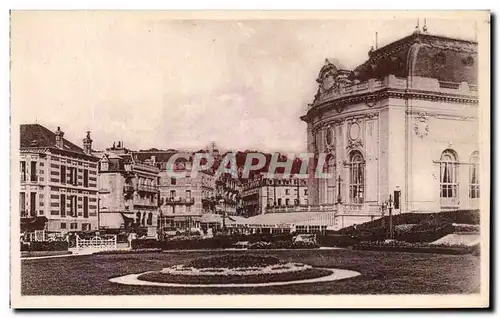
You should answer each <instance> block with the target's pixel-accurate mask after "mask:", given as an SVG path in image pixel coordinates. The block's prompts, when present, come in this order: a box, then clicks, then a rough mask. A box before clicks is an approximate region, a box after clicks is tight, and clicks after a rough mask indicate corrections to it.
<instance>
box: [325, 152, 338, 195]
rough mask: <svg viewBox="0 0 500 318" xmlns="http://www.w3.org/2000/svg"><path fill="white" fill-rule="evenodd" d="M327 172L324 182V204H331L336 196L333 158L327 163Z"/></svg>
mask: <svg viewBox="0 0 500 318" xmlns="http://www.w3.org/2000/svg"><path fill="white" fill-rule="evenodd" d="M327 172H328V179H327V180H326V203H327V204H333V203H334V200H335V196H336V193H335V186H336V179H335V176H336V171H335V157H333V156H331V157H330V158H329V160H328V161H327Z"/></svg>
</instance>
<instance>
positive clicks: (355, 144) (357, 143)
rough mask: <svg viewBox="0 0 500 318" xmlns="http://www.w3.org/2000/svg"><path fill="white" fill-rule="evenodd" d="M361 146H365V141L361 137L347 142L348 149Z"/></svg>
mask: <svg viewBox="0 0 500 318" xmlns="http://www.w3.org/2000/svg"><path fill="white" fill-rule="evenodd" d="M360 148H363V141H361V139H358V140H349V141H348V143H347V151H350V150H353V149H360Z"/></svg>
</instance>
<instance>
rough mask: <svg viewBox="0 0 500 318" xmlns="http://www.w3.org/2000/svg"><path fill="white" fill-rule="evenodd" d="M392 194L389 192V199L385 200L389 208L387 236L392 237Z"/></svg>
mask: <svg viewBox="0 0 500 318" xmlns="http://www.w3.org/2000/svg"><path fill="white" fill-rule="evenodd" d="M392 203H393V201H392V195H390V194H389V201H387V208H388V209H389V238H390V239H391V240H393V239H394V229H393V226H392Z"/></svg>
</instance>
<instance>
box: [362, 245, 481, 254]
mask: <svg viewBox="0 0 500 318" xmlns="http://www.w3.org/2000/svg"><path fill="white" fill-rule="evenodd" d="M353 250H362V251H383V252H410V253H434V254H450V255H464V254H471V253H472V250H473V249H472V248H456V247H455V248H453V247H449V248H446V247H408V246H389V245H386V246H384V245H355V246H353Z"/></svg>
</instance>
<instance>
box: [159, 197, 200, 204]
mask: <svg viewBox="0 0 500 318" xmlns="http://www.w3.org/2000/svg"><path fill="white" fill-rule="evenodd" d="M163 204H165V205H191V204H194V198H182V197H169V198H166V199H165V201H164V202H163Z"/></svg>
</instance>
